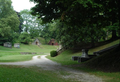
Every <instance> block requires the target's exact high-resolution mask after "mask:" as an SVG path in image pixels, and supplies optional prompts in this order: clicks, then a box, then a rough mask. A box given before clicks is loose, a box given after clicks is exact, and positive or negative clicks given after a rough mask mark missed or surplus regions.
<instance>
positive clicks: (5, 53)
mask: <svg viewBox="0 0 120 82" xmlns="http://www.w3.org/2000/svg"><path fill="white" fill-rule="evenodd" d="M56 49H57V46H50V45H41V46H40V47H38V46H36V45H24V44H21V45H20V48H14V47H12V48H6V47H3V46H0V62H16V61H26V60H31V59H32V57H33V56H34V55H44V54H46V53H48V54H49V53H50V51H51V50H56ZM21 52H35V53H36V54H26V55H22V54H21Z"/></svg>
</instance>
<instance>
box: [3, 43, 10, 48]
mask: <svg viewBox="0 0 120 82" xmlns="http://www.w3.org/2000/svg"><path fill="white" fill-rule="evenodd" d="M3 46H4V47H8V48H12V43H11V42H5V43H4V45H3Z"/></svg>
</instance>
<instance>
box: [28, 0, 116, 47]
mask: <svg viewBox="0 0 120 82" xmlns="http://www.w3.org/2000/svg"><path fill="white" fill-rule="evenodd" d="M30 1H34V2H36V3H37V4H36V6H35V7H33V8H32V14H33V15H39V16H40V17H41V18H42V20H43V21H44V22H50V21H52V20H53V19H57V18H61V25H60V27H59V32H60V35H61V34H64V36H65V38H62V37H64V36H62V37H61V36H59V38H61V40H62V43H63V44H65V45H67V46H69V45H70V44H72V45H74V44H76V43H77V44H79V43H81V42H91V43H92V44H93V46H94V42H95V41H98V39H102V38H104V37H105V35H106V34H105V31H106V30H104V29H108V27H107V26H110V22H112V23H113V24H114V23H116V22H117V20H118V19H117V17H118V11H117V10H118V8H117V7H116V0H69V1H68V0H39V1H38V0H30ZM112 3H113V5H112ZM112 11H113V12H112ZM113 15H114V16H115V17H112V16H113ZM113 24H112V25H113ZM62 28H63V30H61V29H62ZM68 39H69V41H68ZM73 43H74V44H73Z"/></svg>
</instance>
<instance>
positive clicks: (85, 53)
mask: <svg viewBox="0 0 120 82" xmlns="http://www.w3.org/2000/svg"><path fill="white" fill-rule="evenodd" d="M81 57H84V58H89V56H88V49H82V56H81Z"/></svg>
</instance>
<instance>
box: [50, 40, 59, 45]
mask: <svg viewBox="0 0 120 82" xmlns="http://www.w3.org/2000/svg"><path fill="white" fill-rule="evenodd" d="M48 44H49V45H59V44H58V43H57V42H56V41H55V39H51V40H50V42H49V43H48Z"/></svg>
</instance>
